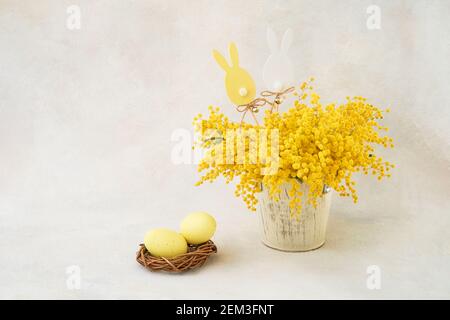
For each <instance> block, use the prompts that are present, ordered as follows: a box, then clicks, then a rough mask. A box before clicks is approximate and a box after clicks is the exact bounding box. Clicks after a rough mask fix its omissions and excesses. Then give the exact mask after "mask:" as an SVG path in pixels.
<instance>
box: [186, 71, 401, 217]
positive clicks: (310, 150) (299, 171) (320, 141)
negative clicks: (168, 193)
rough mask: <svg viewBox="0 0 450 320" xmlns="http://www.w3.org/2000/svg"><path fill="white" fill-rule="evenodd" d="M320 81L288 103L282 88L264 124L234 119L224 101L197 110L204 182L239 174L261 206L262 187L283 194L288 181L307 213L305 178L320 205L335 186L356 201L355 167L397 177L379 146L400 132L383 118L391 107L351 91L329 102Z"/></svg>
mask: <svg viewBox="0 0 450 320" xmlns="http://www.w3.org/2000/svg"><path fill="white" fill-rule="evenodd" d="M312 80H313V79H310V80H309V81H307V82H304V83H302V84H301V85H300V86H298V87H296V88H294V89H293V90H291V91H292V94H293V95H294V96H295V101H294V103H293V104H292V105H291V106H290V107H288V108H285V107H284V105H282V104H281V103H282V100H283V99H282V97H281V95H280V94H277V95H275V100H274V101H273V102H271V103H267V105H269V106H270V108H268V109H266V110H265V112H264V115H263V122H262V123H261V124H259V123H257V122H256V123H254V124H251V123H249V122H245V121H244V120H242V121H241V122H233V121H231V120H230V119H229V118H228V117H227V116H225V114H224V113H223V112H221V110H220V108H218V107H209V115H208V116H207V117H203V116H202V115H201V114H199V115H198V116H196V117H195V118H194V127H195V131H196V132H197V133H198V141H197V142H196V146H197V147H200V148H202V149H204V157H203V159H202V160H201V162H200V164H199V166H198V171H199V172H201V173H203V175H202V177H201V179H200V181H198V183H197V185H200V184H202V183H204V182H206V181H210V182H212V181H214V180H215V179H216V178H218V177H219V176H223V177H224V178H225V180H226V182H227V183H229V182H231V181H232V180H234V179H235V178H238V179H239V181H238V183H237V185H236V190H235V195H236V196H237V197H241V198H242V199H243V200H244V201H245V203H246V204H247V207H248V208H249V209H251V210H256V204H257V197H256V194H257V193H259V192H261V191H262V189H263V188H267V189H268V191H269V194H270V197H272V199H275V200H277V199H278V197H279V194H280V191H281V188H280V187H281V185H283V184H285V183H288V184H290V186H291V188H290V189H289V196H290V199H291V200H290V204H289V205H290V207H291V212H292V213H293V214H300V213H301V208H302V203H301V202H302V201H301V199H302V191H301V190H300V185H301V184H304V185H306V186H307V187H308V195H307V199H308V200H307V201H309V202H310V203H311V204H312V205H315V204H316V203H317V200H318V199H319V198H320V197H322V196H323V194H324V190H325V189H327V188H332V189H334V190H336V191H337V193H338V194H339V195H341V196H344V197H347V196H351V197H352V198H353V201H354V202H356V201H357V200H358V196H357V192H356V186H355V184H356V183H355V181H354V179H353V178H352V177H353V174H355V173H358V172H361V173H363V174H366V175H367V174H371V175H374V176H376V177H377V178H378V180H381V179H383V178H384V177H390V173H389V171H390V169H391V168H393V167H394V165H393V164H391V163H389V162H387V161H384V160H383V159H382V158H381V157H380V156H377V155H376V153H375V147H376V146H377V145H378V146H381V147H384V148H392V147H393V146H394V145H393V140H392V138H390V137H388V136H386V135H384V134H383V133H384V132H386V131H388V128H387V127H384V126H382V125H381V124H380V120H382V119H383V115H384V113H385V112H389V109H385V110H382V109H380V108H378V107H375V106H374V105H372V104H370V103H369V102H368V101H367V100H366V99H365V98H363V97H359V96H357V97H353V98H349V97H347V99H346V101H345V103H342V104H335V103H328V104H324V103H322V102H321V100H320V97H319V95H318V94H317V93H316V92H315V91H314V89H313V87H312V85H311V83H312ZM256 100H258V99H256ZM264 101H266V102H268V100H267V99H265V100H264ZM257 103H258V101H256V103H253V104H252V105H247V106H246V108H244V109H245V110H240V111H243V112H244V115H245V112H251V114H252V115H253V116H254V115H255V113H256V112H257V111H258V110H260V109H262V106H263V104H264V103H263V104H260V105H258V104H257ZM278 109H279V110H278Z"/></svg>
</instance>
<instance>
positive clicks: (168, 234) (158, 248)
mask: <svg viewBox="0 0 450 320" xmlns="http://www.w3.org/2000/svg"><path fill="white" fill-rule="evenodd" d="M144 244H145V247H146V248H147V250H148V251H149V252H150V254H151V255H152V256H155V257H164V258H168V259H170V258H173V257H175V256H177V255H180V254H183V253H186V252H187V250H188V246H187V243H186V239H184V238H183V236H182V235H181V234H179V233H177V232H175V231H172V230H169V229H164V228H160V229H155V230H151V231H149V232H148V233H147V234H146V235H145V239H144Z"/></svg>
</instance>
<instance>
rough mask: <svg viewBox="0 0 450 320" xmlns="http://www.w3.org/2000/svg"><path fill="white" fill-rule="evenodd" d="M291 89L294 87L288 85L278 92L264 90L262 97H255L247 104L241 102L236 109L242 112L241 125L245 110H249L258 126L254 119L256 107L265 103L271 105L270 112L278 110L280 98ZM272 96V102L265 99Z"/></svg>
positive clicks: (256, 120)
mask: <svg viewBox="0 0 450 320" xmlns="http://www.w3.org/2000/svg"><path fill="white" fill-rule="evenodd" d="M293 91H295V87H289V88H287V89H286V90H283V91H279V92H278V91H270V90H265V91H263V92H261V96H262V98H256V99H254V100H252V101H251V102H249V103H247V104H241V105H239V106H237V107H236V110H237V111H238V112H241V113H242V117H241V125H242V123H243V122H244V118H245V115H246V114H247V112H249V111H250V113H251V115H252V117H253V119H254V120H255V122H256V124H257V125H258V126H259V123H258V119H256V116H255V113H257V112H258V109H259V108H260V107H263V106H265V105H266V104H269V105H270V106H271V111H272V112H273V111H274V110H276V111H278V106H279V105H280V104H281V102H282V98H283V97H284V95H286V94H288V93H291V92H293ZM272 96H273V97H274V99H273V102H272V101H269V100H267V99H266V98H267V97H272Z"/></svg>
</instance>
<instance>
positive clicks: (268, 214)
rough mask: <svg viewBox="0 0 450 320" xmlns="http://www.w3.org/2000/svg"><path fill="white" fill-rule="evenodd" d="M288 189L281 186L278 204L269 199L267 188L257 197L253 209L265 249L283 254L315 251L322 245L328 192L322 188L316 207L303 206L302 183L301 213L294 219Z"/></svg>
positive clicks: (304, 189) (329, 198)
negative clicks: (255, 208) (256, 213)
mask: <svg viewBox="0 0 450 320" xmlns="http://www.w3.org/2000/svg"><path fill="white" fill-rule="evenodd" d="M289 188H290V184H287V183H286V184H284V185H283V186H282V188H281V194H280V200H279V201H274V200H272V199H270V198H269V193H268V190H267V188H263V191H262V192H261V193H260V194H259V199H258V200H259V201H258V207H257V210H258V214H259V217H260V224H261V230H262V241H263V243H264V244H265V245H267V246H268V247H271V248H274V249H278V250H283V251H309V250H313V249H317V248H319V247H321V246H322V245H323V244H324V243H325V238H326V231H327V223H328V216H329V213H330V205H331V192H330V191H331V190H330V189H329V188H325V189H324V194H323V196H322V197H321V198H319V199H317V206H316V208H314V207H313V206H312V205H310V204H308V203H307V192H308V187H307V186H306V185H304V184H302V185H301V187H300V189H301V191H302V192H303V196H302V212H301V214H300V217H299V218H295V217H293V216H291V210H290V207H289V201H290V196H289V195H288V192H287V191H288V190H289Z"/></svg>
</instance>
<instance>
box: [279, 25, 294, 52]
mask: <svg viewBox="0 0 450 320" xmlns="http://www.w3.org/2000/svg"><path fill="white" fill-rule="evenodd" d="M292 39H293V35H292V29H291V28H289V29H287V30H286V31H285V33H284V35H283V40H282V41H281V51H283V52H284V53H287V52H288V50H289V48H290V47H291V44H292Z"/></svg>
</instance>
